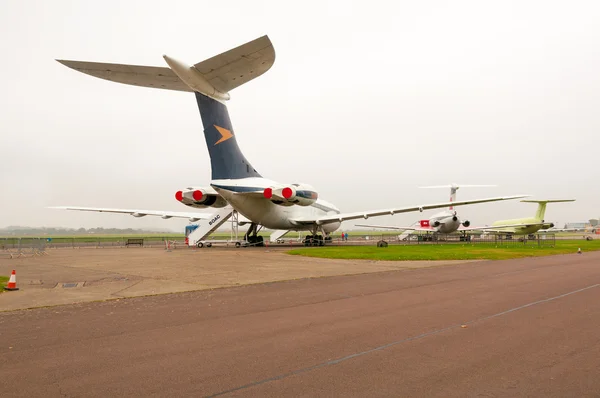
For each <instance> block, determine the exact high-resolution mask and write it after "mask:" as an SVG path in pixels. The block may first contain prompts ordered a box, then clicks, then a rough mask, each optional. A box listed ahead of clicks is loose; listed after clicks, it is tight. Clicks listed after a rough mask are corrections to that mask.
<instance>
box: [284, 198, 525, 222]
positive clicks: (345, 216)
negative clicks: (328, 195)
mask: <svg viewBox="0 0 600 398" xmlns="http://www.w3.org/2000/svg"><path fill="white" fill-rule="evenodd" d="M526 196H529V195H517V196H505V197H497V198H486V199H473V200H462V201H458V202H444V203H434V204H428V205H421V206H410V207H399V208H394V209H381V210H368V211H359V212H354V213H338V214H331V215H326V216H319V217H314V218H310V217H303V218H296V219H292V221H293V222H296V223H297V224H300V225H307V224H316V225H323V224H328V223H334V222H341V221H348V220H357V219H359V218H364V219H365V220H366V219H367V218H369V217H379V216H393V215H394V214H398V213H409V212H413V211H423V210H430V209H439V208H442V207H450V206H465V205H472V204H477V203H486V202H496V201H499V200H511V199H520V198H524V197H526Z"/></svg>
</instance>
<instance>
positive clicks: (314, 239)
mask: <svg viewBox="0 0 600 398" xmlns="http://www.w3.org/2000/svg"><path fill="white" fill-rule="evenodd" d="M327 238H329V241H330V240H331V237H325V239H323V235H306V237H305V238H304V246H325V241H327V240H328V239H327Z"/></svg>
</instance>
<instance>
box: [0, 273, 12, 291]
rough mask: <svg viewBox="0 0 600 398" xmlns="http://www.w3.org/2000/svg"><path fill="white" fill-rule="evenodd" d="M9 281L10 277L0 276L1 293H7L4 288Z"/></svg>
mask: <svg viewBox="0 0 600 398" xmlns="http://www.w3.org/2000/svg"><path fill="white" fill-rule="evenodd" d="M9 279H10V277H8V276H2V275H0V293H3V292H4V291H5V290H4V286H6V284H7V283H8V280H9Z"/></svg>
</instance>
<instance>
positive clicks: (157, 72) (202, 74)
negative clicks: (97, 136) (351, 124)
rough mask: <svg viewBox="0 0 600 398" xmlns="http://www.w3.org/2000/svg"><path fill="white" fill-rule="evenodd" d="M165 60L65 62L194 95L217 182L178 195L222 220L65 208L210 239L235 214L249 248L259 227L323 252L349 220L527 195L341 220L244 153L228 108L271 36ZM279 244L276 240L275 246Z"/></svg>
mask: <svg viewBox="0 0 600 398" xmlns="http://www.w3.org/2000/svg"><path fill="white" fill-rule="evenodd" d="M163 58H164V60H165V62H166V63H167V65H168V68H167V67H153V66H138V65H122V64H109V63H96V62H81V61H68V60H58V62H60V63H62V64H63V65H65V66H67V67H69V68H72V69H74V70H77V71H79V72H83V73H86V74H88V75H91V76H95V77H98V78H101V79H105V80H110V81H113V82H118V83H124V84H130V85H134V86H141V87H150V88H159V89H166V90H176V91H184V92H190V93H194V96H195V98H196V102H197V104H198V108H199V110H200V116H201V118H202V124H203V126H204V137H205V139H206V145H207V147H208V152H209V155H210V162H211V171H212V177H211V182H210V186H204V187H197V188H194V189H188V190H185V191H179V192H177V194H176V195H175V196H176V199H177V200H178V201H180V202H181V203H183V204H185V205H188V206H191V207H196V208H209V207H210V208H216V209H217V213H213V214H198V213H188V214H181V212H177V213H175V212H168V211H152V210H127V209H107V208H93V207H63V208H66V209H70V210H84V211H98V212H115V213H128V214H131V215H133V216H136V217H142V216H145V215H156V216H160V217H162V218H170V217H185V218H189V219H190V220H198V219H208V220H209V221H208V223H209V225H210V227H206V229H203V231H204V232H203V233H210V232H211V231H212V230H214V229H215V228H216V227H218V225H220V223H221V222H222V221H223V220H224V219H226V218H227V217H229V216H228V215H231V214H232V211H235V212H237V213H239V214H240V215H241V216H243V219H242V220H241V221H242V222H249V223H250V228H249V230H248V232H247V234H246V240H247V241H248V242H249V243H250V244H259V245H260V244H262V236H258V228H259V226H261V227H264V228H269V229H274V230H277V233H276V234H275V236H276V237H280V236H282V235H284V234H285V233H287V232H288V231H292V230H293V231H308V232H309V234H310V235H308V236H307V237H306V241H305V244H307V243H308V244H312V245H322V244H323V243H324V241H325V240H328V239H330V237H329V234H330V233H331V232H333V231H335V230H337V229H338V228H339V227H340V225H341V223H342V222H343V221H347V220H355V219H361V218H362V219H367V218H369V217H377V216H386V215H394V214H397V213H406V212H414V211H420V212H422V211H424V210H428V209H436V208H443V207H448V206H451V205H453V206H463V205H469V204H475V203H485V202H495V201H500V200H509V199H518V198H523V197H525V196H528V195H516V196H504V197H494V198H484V199H473V200H465V201H459V202H453V203H449V202H446V203H434V204H421V205H413V206H404V207H402V206H397V207H391V208H387V209H376V210H366V211H358V212H350V213H342V212H341V211H340V210H339V209H338V208H337V207H336V206H334V205H333V204H331V203H328V202H326V201H324V200H323V199H321V198H320V197H319V194H318V192H317V190H316V189H315V188H313V187H312V186H310V185H308V184H305V183H280V182H277V181H273V180H270V179H267V178H264V177H263V176H262V174H260V173H259V172H258V171H257V170H256V169H255V168H254V167H253V166H252V164H251V163H250V162H249V161H248V159H246V157H245V156H244V155H243V154H242V152H241V150H240V148H239V147H238V144H237V140H236V133H235V132H234V129H233V126H232V124H231V120H230V118H229V112H228V110H227V107H226V105H225V102H226V101H227V100H229V99H230V91H231V90H233V89H235V88H236V87H239V86H241V85H243V84H245V83H247V82H249V81H250V80H253V79H255V78H256V77H258V76H260V75H262V74H263V73H265V72H266V71H267V70H269V69H270V68H271V66H272V65H273V63H274V61H275V50H274V48H273V45H272V43H271V40H270V39H269V38H268V37H267V36H263V37H260V38H258V39H256V40H253V41H250V42H248V43H246V44H243V45H241V46H239V47H236V48H234V49H231V50H229V51H226V52H224V53H222V54H219V55H216V56H214V57H212V58H209V59H207V60H205V61H202V62H199V63H197V64H195V65H186V64H185V63H183V62H181V61H178V60H176V59H174V58H172V57H169V56H167V55H164V56H163ZM219 206H221V207H219ZM211 228H212V230H211ZM273 239H274V235H273V234H272V235H271V241H273Z"/></svg>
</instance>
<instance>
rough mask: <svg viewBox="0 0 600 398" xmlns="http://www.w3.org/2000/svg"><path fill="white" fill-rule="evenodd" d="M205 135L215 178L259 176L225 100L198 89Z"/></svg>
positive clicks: (197, 97) (197, 94)
mask: <svg viewBox="0 0 600 398" xmlns="http://www.w3.org/2000/svg"><path fill="white" fill-rule="evenodd" d="M195 94H196V101H197V102H198V108H199V109H200V116H201V117H202V124H203V125H204V138H205V139H206V146H207V148H208V153H209V155H210V165H211V169H212V179H213V180H223V179H240V178H248V177H260V176H261V175H260V174H259V173H258V172H257V171H256V170H255V169H254V167H252V165H251V164H250V162H248V160H246V158H245V157H244V155H243V154H242V151H241V150H240V148H239V147H238V144H237V141H236V138H235V135H234V132H233V126H232V125H231V120H230V119H229V112H228V111H227V107H226V106H225V104H223V103H222V102H219V101H217V100H215V99H212V98H209V97H207V96H205V95H204V94H200V93H198V92H196V93H195Z"/></svg>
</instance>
